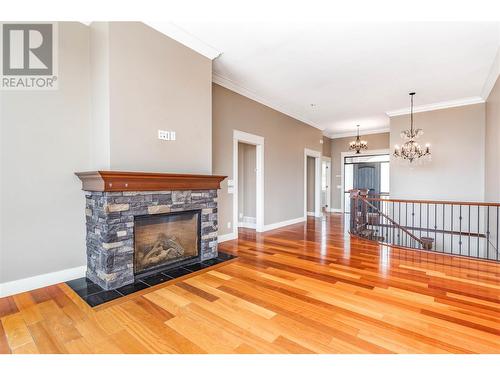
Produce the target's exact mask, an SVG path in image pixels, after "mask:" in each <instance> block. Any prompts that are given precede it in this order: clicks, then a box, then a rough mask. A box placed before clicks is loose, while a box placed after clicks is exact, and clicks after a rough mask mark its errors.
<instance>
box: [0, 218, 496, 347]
mask: <svg viewBox="0 0 500 375" xmlns="http://www.w3.org/2000/svg"><path fill="white" fill-rule="evenodd" d="M220 249H221V250H223V251H226V252H230V253H233V254H235V255H238V256H239V258H238V259H236V260H234V261H231V262H229V263H224V264H221V265H220V267H216V268H212V269H208V270H204V271H201V272H199V273H197V274H192V275H189V276H188V277H186V278H184V279H182V280H180V281H179V280H178V279H177V280H173V281H172V282H170V283H166V284H162V285H160V286H159V287H155V288H154V289H148V290H146V291H143V293H141V292H139V294H135V295H132V296H129V297H125V298H122V299H119V300H116V301H113V302H111V303H110V304H108V305H103V306H100V307H99V308H97V309H94V310H93V309H91V308H89V307H88V306H87V305H86V304H85V303H84V302H83V301H82V300H81V299H80V298H79V297H78V296H77V295H76V294H74V292H73V291H72V290H71V289H69V288H68V287H67V286H66V285H65V284H59V285H54V286H50V287H47V288H42V289H38V290H34V291H31V292H27V293H22V294H18V295H15V296H12V297H8V298H3V299H0V317H1V320H0V321H1V324H0V353H11V352H12V353H500V264H495V263H491V262H484V261H475V260H469V259H464V258H456V257H449V256H442V255H436V254H431V253H425V252H417V251H411V250H401V249H392V248H388V247H384V246H378V245H376V244H373V243H371V242H367V241H363V240H359V239H355V238H349V237H348V236H345V235H344V229H343V223H342V216H341V215H338V214H337V215H336V214H332V215H329V216H327V217H326V219H323V220H320V219H312V218H309V219H308V221H307V223H306V224H305V223H304V224H296V225H292V226H289V227H285V228H282V229H278V230H275V231H272V232H267V233H265V234H263V235H260V234H259V235H256V234H255V232H253V231H250V230H243V231H241V232H240V239H239V240H237V241H229V242H225V243H222V244H220Z"/></svg>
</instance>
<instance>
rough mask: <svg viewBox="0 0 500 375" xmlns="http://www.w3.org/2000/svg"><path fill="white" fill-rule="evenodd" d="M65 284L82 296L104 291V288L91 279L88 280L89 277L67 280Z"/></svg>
mask: <svg viewBox="0 0 500 375" xmlns="http://www.w3.org/2000/svg"><path fill="white" fill-rule="evenodd" d="M66 284H68V285H69V287H70V288H71V289H73V290H74V291H75V292H76V294H78V295H79V296H80V297H82V298H83V297H86V296H89V295H91V294H96V293H99V292H103V291H104V289H102V288H101V287H100V286H99V285H97V284H94V283H93V282H92V281H90V279H87V278H86V277H82V278H80V279H75V280H71V281H68V282H67V283H66Z"/></svg>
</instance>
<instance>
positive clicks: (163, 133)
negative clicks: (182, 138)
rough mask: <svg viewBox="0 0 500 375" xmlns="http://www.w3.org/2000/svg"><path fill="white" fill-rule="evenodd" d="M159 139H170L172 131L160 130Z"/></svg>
mask: <svg viewBox="0 0 500 375" xmlns="http://www.w3.org/2000/svg"><path fill="white" fill-rule="evenodd" d="M158 139H160V140H162V141H169V140H170V132H169V131H167V130H158Z"/></svg>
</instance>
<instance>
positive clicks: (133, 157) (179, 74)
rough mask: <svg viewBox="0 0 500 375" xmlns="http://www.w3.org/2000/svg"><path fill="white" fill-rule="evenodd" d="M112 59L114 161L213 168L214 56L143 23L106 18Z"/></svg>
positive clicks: (154, 167) (185, 169)
mask: <svg viewBox="0 0 500 375" xmlns="http://www.w3.org/2000/svg"><path fill="white" fill-rule="evenodd" d="M109 64H110V65H109V72H110V73H109V74H110V80H109V89H110V147H111V151H110V154H111V169H114V170H136V171H157V172H178V173H207V174H209V173H211V170H212V149H211V139H212V62H211V60H210V59H208V58H206V57H204V56H202V55H200V54H198V53H197V52H195V51H193V50H191V49H189V48H187V47H185V46H184V45H182V44H180V43H178V42H176V41H175V40H173V39H171V38H168V37H166V36H165V35H163V34H161V33H159V32H157V31H156V30H154V29H151V28H150V27H148V26H146V25H144V24H142V23H139V22H111V23H110V24H109ZM159 129H164V130H174V131H176V133H177V134H176V136H177V140H176V141H175V142H170V141H169V142H167V141H161V140H159V139H158V130H159Z"/></svg>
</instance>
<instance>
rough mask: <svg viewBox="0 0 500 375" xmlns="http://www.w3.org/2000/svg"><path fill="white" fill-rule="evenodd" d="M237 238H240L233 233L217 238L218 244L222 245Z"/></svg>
mask: <svg viewBox="0 0 500 375" xmlns="http://www.w3.org/2000/svg"><path fill="white" fill-rule="evenodd" d="M236 238H238V236H236V235H235V234H234V233H233V232H231V233H228V234H221V235H219V236H217V242H219V243H221V242H226V241H231V240H235V239H236Z"/></svg>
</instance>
